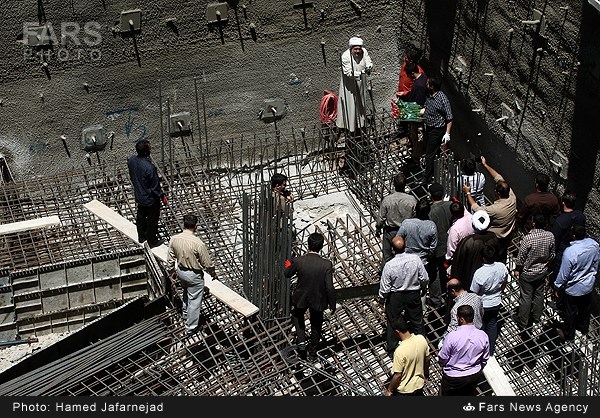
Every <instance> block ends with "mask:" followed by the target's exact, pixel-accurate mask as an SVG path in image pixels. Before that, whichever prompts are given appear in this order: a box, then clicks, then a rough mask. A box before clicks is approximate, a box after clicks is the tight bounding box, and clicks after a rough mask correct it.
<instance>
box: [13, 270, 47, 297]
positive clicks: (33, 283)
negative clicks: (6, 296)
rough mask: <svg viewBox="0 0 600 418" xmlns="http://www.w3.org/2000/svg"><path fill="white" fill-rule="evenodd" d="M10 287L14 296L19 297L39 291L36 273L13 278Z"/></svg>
mask: <svg viewBox="0 0 600 418" xmlns="http://www.w3.org/2000/svg"><path fill="white" fill-rule="evenodd" d="M12 287H13V292H14V294H15V296H16V295H20V294H22V293H28V292H32V291H35V290H39V289H40V282H39V280H38V275H37V273H36V274H33V275H28V276H21V277H13V278H12Z"/></svg>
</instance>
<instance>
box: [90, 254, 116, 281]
mask: <svg viewBox="0 0 600 418" xmlns="http://www.w3.org/2000/svg"><path fill="white" fill-rule="evenodd" d="M120 273H121V267H120V266H119V260H118V259H113V260H103V261H96V262H94V280H98V279H104V278H106V277H115V276H118V275H119V274H120Z"/></svg>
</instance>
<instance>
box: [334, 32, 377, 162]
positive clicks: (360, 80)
mask: <svg viewBox="0 0 600 418" xmlns="http://www.w3.org/2000/svg"><path fill="white" fill-rule="evenodd" d="M341 66H342V75H341V78H340V89H339V94H338V106H337V119H336V126H337V130H338V132H337V138H338V139H339V137H340V135H341V133H342V131H343V132H345V133H346V149H347V155H346V157H345V164H344V167H346V168H343V167H342V171H344V170H346V171H347V170H348V169H349V167H351V166H353V164H354V166H353V167H354V168H355V169H358V168H359V167H358V165H359V162H360V156H359V154H362V153H359V150H358V149H357V146H358V142H359V140H360V137H361V131H362V130H363V129H364V128H365V126H366V123H365V122H366V118H365V117H366V113H367V78H366V76H367V75H369V74H371V71H372V69H373V62H372V61H371V57H370V56H369V53H368V52H367V50H366V48H365V47H364V41H363V39H362V38H359V37H357V36H353V37H352V38H350V40H349V41H348V49H347V50H345V51H344V52H343V53H342V57H341Z"/></svg>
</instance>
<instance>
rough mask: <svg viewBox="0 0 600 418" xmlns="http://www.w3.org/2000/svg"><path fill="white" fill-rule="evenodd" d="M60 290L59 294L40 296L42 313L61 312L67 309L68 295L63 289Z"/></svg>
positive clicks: (52, 293) (50, 293)
mask: <svg viewBox="0 0 600 418" xmlns="http://www.w3.org/2000/svg"><path fill="white" fill-rule="evenodd" d="M60 290H61V291H60V292H49V293H46V294H44V295H43V296H42V309H43V311H44V313H49V312H55V311H62V310H65V309H67V308H68V307H69V295H68V294H67V292H66V291H64V289H60Z"/></svg>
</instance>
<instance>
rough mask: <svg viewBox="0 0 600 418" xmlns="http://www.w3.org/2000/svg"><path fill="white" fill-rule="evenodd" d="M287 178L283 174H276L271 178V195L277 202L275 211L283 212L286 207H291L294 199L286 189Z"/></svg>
mask: <svg viewBox="0 0 600 418" xmlns="http://www.w3.org/2000/svg"><path fill="white" fill-rule="evenodd" d="M287 180H288V178H287V176H286V175H285V174H281V173H275V174H273V175H272V176H271V194H272V196H273V199H274V200H275V202H274V203H275V209H276V210H277V211H280V212H283V211H284V210H285V207H286V205H288V204H289V205H291V204H292V202H293V200H294V197H293V196H292V193H291V192H290V191H289V190H287V189H286V187H287Z"/></svg>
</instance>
